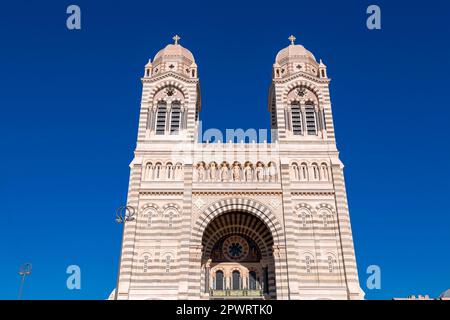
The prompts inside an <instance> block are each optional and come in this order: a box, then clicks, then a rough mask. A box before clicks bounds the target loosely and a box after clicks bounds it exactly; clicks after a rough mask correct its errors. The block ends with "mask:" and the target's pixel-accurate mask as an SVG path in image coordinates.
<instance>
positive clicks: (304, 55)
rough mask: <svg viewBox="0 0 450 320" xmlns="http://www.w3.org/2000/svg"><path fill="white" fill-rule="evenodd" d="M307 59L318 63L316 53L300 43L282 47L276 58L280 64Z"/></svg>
mask: <svg viewBox="0 0 450 320" xmlns="http://www.w3.org/2000/svg"><path fill="white" fill-rule="evenodd" d="M305 60H307V61H309V62H315V63H317V61H316V58H315V57H314V55H313V54H312V53H311V52H310V51H308V50H306V49H305V47H303V46H302V45H300V44H291V45H289V46H287V47H286V48H284V49H281V50H280V52H278V54H277V56H276V58H275V62H276V63H278V64H280V65H282V64H285V63H287V62H297V61H305Z"/></svg>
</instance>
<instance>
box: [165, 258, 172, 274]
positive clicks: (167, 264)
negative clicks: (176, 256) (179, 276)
mask: <svg viewBox="0 0 450 320" xmlns="http://www.w3.org/2000/svg"><path fill="white" fill-rule="evenodd" d="M171 264H172V257H171V256H170V255H167V256H166V272H170V266H171Z"/></svg>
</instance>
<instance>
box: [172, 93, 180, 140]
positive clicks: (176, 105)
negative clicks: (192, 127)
mask: <svg viewBox="0 0 450 320" xmlns="http://www.w3.org/2000/svg"><path fill="white" fill-rule="evenodd" d="M170 118H171V119H170V134H178V133H179V131H180V123H181V105H180V102H178V101H174V102H173V103H172V112H171V117H170Z"/></svg>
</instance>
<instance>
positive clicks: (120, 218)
mask: <svg viewBox="0 0 450 320" xmlns="http://www.w3.org/2000/svg"><path fill="white" fill-rule="evenodd" d="M134 214H135V210H134V208H133V207H131V206H121V207H119V208H118V209H117V210H116V219H115V220H116V222H117V223H118V224H123V228H122V242H121V244H120V256H119V268H118V271H117V284H116V292H115V294H114V299H115V300H117V298H118V297H119V278H120V265H121V264H122V246H123V240H124V238H125V223H126V222H127V221H133V220H134Z"/></svg>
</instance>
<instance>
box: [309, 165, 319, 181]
mask: <svg viewBox="0 0 450 320" xmlns="http://www.w3.org/2000/svg"><path fill="white" fill-rule="evenodd" d="M311 177H312V180H314V181H319V180H320V173H319V165H318V164H317V163H315V162H313V163H312V164H311Z"/></svg>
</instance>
